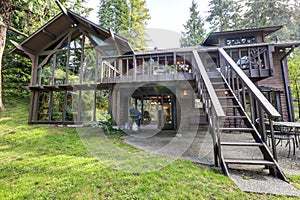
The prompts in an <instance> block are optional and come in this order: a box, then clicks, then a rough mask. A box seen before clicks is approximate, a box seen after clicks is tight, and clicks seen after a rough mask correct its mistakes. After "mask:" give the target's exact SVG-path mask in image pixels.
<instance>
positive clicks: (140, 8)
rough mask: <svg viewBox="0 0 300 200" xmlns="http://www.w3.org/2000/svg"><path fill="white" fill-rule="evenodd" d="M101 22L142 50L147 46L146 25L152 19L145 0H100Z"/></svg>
mask: <svg viewBox="0 0 300 200" xmlns="http://www.w3.org/2000/svg"><path fill="white" fill-rule="evenodd" d="M98 17H99V24H100V26H103V27H104V28H107V29H112V30H113V31H114V32H115V33H117V34H119V35H121V36H124V37H125V38H126V39H128V40H129V42H130V43H131V44H132V45H133V48H134V50H136V51H141V50H145V49H146V48H147V46H146V39H145V38H146V33H145V31H146V25H147V20H148V19H150V15H149V10H148V9H147V8H146V1H145V0H100V8H99V11H98Z"/></svg>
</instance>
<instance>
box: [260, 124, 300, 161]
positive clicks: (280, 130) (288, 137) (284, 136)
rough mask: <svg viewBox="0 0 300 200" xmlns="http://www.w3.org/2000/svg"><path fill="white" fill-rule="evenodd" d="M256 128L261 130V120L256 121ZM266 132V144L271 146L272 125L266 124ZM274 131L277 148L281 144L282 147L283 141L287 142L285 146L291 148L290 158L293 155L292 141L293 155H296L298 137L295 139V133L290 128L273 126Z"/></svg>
mask: <svg viewBox="0 0 300 200" xmlns="http://www.w3.org/2000/svg"><path fill="white" fill-rule="evenodd" d="M255 121H256V126H257V128H258V129H259V130H261V127H260V123H259V121H260V119H259V118H258V119H256V120H255ZM265 130H266V135H267V141H266V143H267V144H268V145H269V146H271V140H272V136H271V129H270V124H269V123H268V122H265ZM273 131H274V139H275V146H277V145H279V144H281V145H282V141H284V140H285V141H286V145H285V146H289V152H288V158H289V157H290V154H291V141H292V143H293V145H294V146H293V147H294V149H293V151H294V152H293V155H295V141H296V137H295V133H293V132H292V129H291V128H290V127H284V126H273ZM299 131H300V130H299Z"/></svg>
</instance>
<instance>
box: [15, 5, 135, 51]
mask: <svg viewBox="0 0 300 200" xmlns="http://www.w3.org/2000/svg"><path fill="white" fill-rule="evenodd" d="M77 26H80V27H83V28H84V29H85V30H87V31H88V32H89V33H92V34H93V35H95V36H96V37H98V38H100V39H101V40H103V41H105V43H107V44H108V46H106V49H108V50H116V51H117V52H118V54H120V55H123V54H132V53H133V50H132V48H131V46H130V44H129V42H128V41H127V40H125V39H124V38H122V37H121V36H118V35H114V34H113V32H112V31H111V30H108V29H105V28H103V27H100V26H99V25H97V24H95V23H93V22H91V21H89V20H87V19H86V18H84V17H82V16H80V15H78V14H76V13H74V12H72V11H70V10H68V9H65V12H61V13H60V14H58V15H57V16H56V17H54V18H53V19H51V20H50V21H49V22H48V23H47V24H45V25H44V26H42V27H41V28H40V29H38V30H37V31H36V32H35V33H33V34H32V35H31V36H30V37H28V38H27V39H26V40H25V41H23V42H22V43H21V44H20V46H21V47H22V48H19V47H17V48H16V49H14V50H13V51H12V52H13V53H17V54H20V55H23V56H27V55H26V54H25V53H24V51H28V52H31V53H38V52H41V51H44V50H47V49H48V48H49V47H50V45H51V44H52V45H53V44H55V42H56V41H58V40H59V39H61V38H62V37H64V36H65V35H66V34H67V33H68V32H69V31H70V30H71V29H72V28H74V27H77ZM15 46H16V45H15Z"/></svg>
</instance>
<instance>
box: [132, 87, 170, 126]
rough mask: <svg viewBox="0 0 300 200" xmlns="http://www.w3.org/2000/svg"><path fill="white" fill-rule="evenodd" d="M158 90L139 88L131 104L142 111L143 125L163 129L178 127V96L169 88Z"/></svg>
mask: <svg viewBox="0 0 300 200" xmlns="http://www.w3.org/2000/svg"><path fill="white" fill-rule="evenodd" d="M161 91H162V93H159V94H156V93H157V90H155V89H153V88H152V89H150V88H139V89H138V90H136V91H135V92H134V93H133V95H132V97H131V104H132V106H134V107H135V108H136V109H137V110H138V111H139V112H140V113H142V120H141V124H142V127H148V128H153V129H162V130H174V129H176V123H175V122H176V98H175V95H174V94H173V93H172V92H171V91H170V90H169V89H167V88H164V89H163V90H161Z"/></svg>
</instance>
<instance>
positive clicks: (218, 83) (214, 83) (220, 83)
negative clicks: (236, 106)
mask: <svg viewBox="0 0 300 200" xmlns="http://www.w3.org/2000/svg"><path fill="white" fill-rule="evenodd" d="M211 83H212V84H213V85H225V83H224V82H211Z"/></svg>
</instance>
